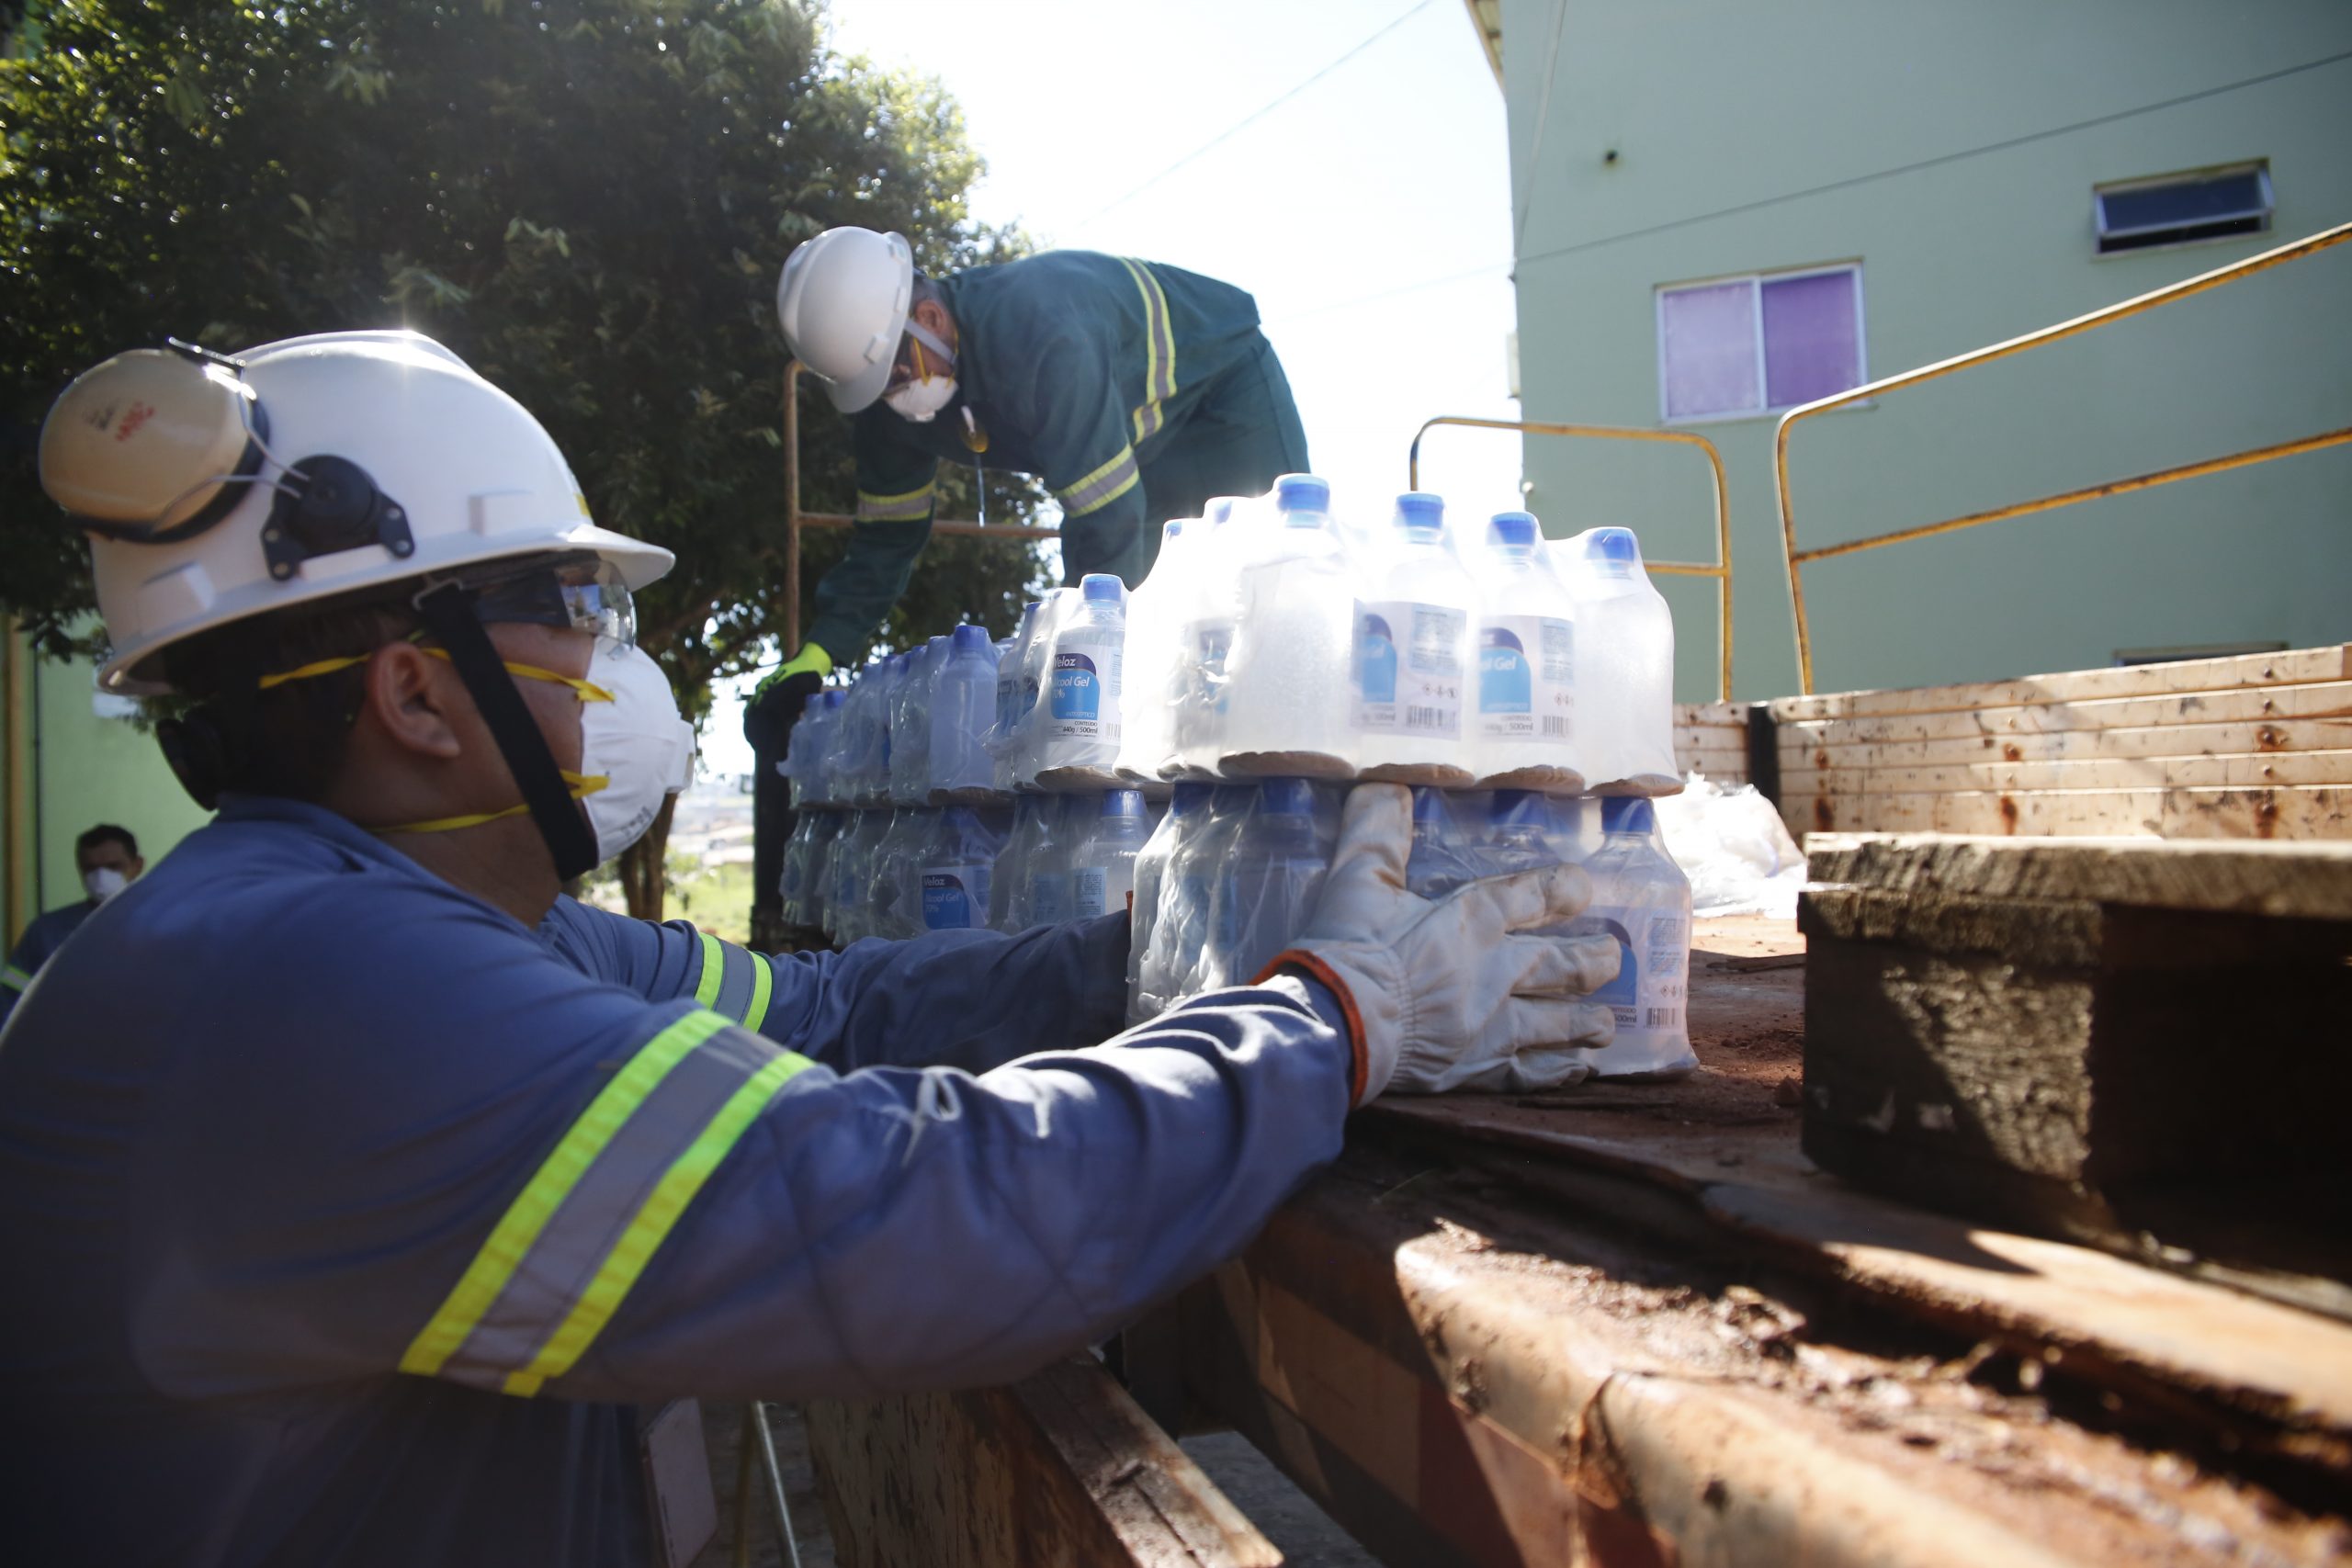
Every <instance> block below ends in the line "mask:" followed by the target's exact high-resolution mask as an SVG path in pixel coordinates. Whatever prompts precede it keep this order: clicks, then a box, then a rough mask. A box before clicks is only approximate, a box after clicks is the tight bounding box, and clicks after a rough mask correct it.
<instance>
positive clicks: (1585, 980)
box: [1266, 784, 1618, 1105]
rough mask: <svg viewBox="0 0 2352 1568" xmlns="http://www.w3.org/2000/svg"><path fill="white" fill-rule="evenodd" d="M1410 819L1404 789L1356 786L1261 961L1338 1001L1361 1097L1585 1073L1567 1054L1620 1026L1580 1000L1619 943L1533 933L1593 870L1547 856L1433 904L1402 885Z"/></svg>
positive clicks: (1561, 1079) (1601, 981) (1534, 1083)
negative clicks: (1351, 1037)
mask: <svg viewBox="0 0 2352 1568" xmlns="http://www.w3.org/2000/svg"><path fill="white" fill-rule="evenodd" d="M1412 826H1413V801H1412V796H1411V795H1410V794H1409V793H1408V792H1407V791H1406V790H1405V788H1404V787H1403V786H1402V785H1399V784H1359V785H1357V786H1356V789H1355V791H1354V793H1353V794H1351V795H1349V796H1348V807H1347V814H1346V816H1345V817H1344V818H1341V820H1340V845H1339V850H1338V852H1337V853H1336V854H1334V855H1333V857H1332V861H1331V874H1330V875H1329V877H1327V878H1326V879H1325V880H1324V884H1323V887H1322V890H1321V893H1320V894H1319V896H1318V897H1317V899H1316V903H1315V908H1314V911H1313V912H1312V913H1311V914H1310V915H1309V916H1308V917H1307V920H1306V931H1305V932H1304V933H1303V934H1302V935H1301V936H1300V937H1299V939H1298V940H1297V941H1296V942H1294V943H1292V945H1291V946H1290V947H1289V948H1288V949H1287V950H1285V951H1284V952H1283V953H1282V954H1281V955H1280V956H1279V957H1277V958H1275V960H1274V961H1273V962H1272V964H1268V965H1267V966H1266V968H1267V972H1268V973H1269V974H1271V973H1272V972H1274V971H1275V970H1278V969H1281V968H1283V967H1295V968H1296V969H1299V970H1301V971H1304V972H1305V973H1306V974H1309V975H1312V976H1314V977H1315V978H1317V980H1320V981H1322V982H1323V984H1325V985H1326V986H1329V987H1330V988H1331V989H1332V991H1333V992H1334V993H1335V994H1336V995H1337V996H1338V997H1339V999H1340V1007H1341V1008H1342V1010H1345V1011H1346V1013H1347V1015H1348V1021H1349V1024H1350V1026H1351V1029H1352V1030H1353V1032H1354V1033H1355V1035H1356V1044H1357V1051H1358V1055H1357V1064H1356V1066H1357V1073H1358V1075H1359V1080H1360V1081H1359V1082H1358V1084H1357V1086H1356V1100H1355V1102H1356V1103H1357V1104H1359V1105H1362V1104H1363V1103H1364V1102H1365V1101H1367V1100H1371V1099H1372V1098H1373V1097H1374V1095H1377V1094H1379V1093H1381V1092H1382V1091H1384V1090H1388V1091H1394V1092H1398V1093H1409V1094H1442V1093H1443V1092H1444V1091H1446V1090H1448V1089H1512V1090H1522V1091H1523V1090H1529V1089H1554V1088H1557V1087H1558V1086H1560V1085H1561V1084H1564V1083H1574V1082H1576V1081H1577V1080H1578V1079H1580V1078H1582V1077H1585V1075H1586V1074H1587V1073H1588V1072H1589V1070H1590V1069H1589V1068H1588V1067H1587V1066H1584V1065H1583V1064H1582V1063H1580V1062H1578V1061H1577V1060H1575V1059H1574V1057H1573V1055H1572V1054H1571V1053H1573V1051H1574V1050H1575V1049H1576V1048H1577V1047H1579V1046H1600V1045H1606V1044H1608V1043H1609V1042H1610V1041H1611V1039H1613V1038H1614V1037H1615V1035H1616V1028H1617V1026H1616V1020H1615V1018H1614V1016H1613V1015H1612V1014H1611V1012H1610V1010H1609V1009H1608V1008H1607V1007H1606V1006H1604V1005H1601V1004H1599V1003H1591V1002H1585V1001H1581V1000H1578V999H1577V998H1582V997H1585V996H1589V994H1590V993H1591V992H1592V991H1593V990H1594V988H1595V987H1600V986H1605V985H1607V984H1608V983H1609V982H1610V981H1611V980H1612V979H1614V978H1615V977H1616V975H1617V964H1618V949H1617V940H1616V938H1614V937H1612V936H1607V935H1600V936H1582V937H1560V936H1535V935H1532V934H1526V933H1528V932H1529V931H1530V930H1531V928H1534V927H1542V926H1557V925H1560V924H1563V923H1565V922H1566V921H1567V920H1569V919H1573V918H1574V917H1575V916H1576V915H1577V914H1578V913H1580V912H1581V911H1582V910H1583V908H1584V907H1585V906H1586V905H1587V904H1588V903H1589V902H1591V900H1592V883H1591V880H1590V879H1589V877H1587V876H1586V875H1585V874H1584V872H1583V870H1582V869H1581V868H1579V867H1577V866H1573V865H1555V866H1545V867H1543V868H1541V869H1539V870H1535V871H1522V872H1516V873H1513V874H1510V875H1508V876H1490V877H1487V878H1484V879H1483V880H1481V881H1477V882H1473V883H1469V884H1467V885H1465V886H1462V887H1458V888H1456V889H1454V890H1453V892H1452V893H1449V894H1447V895H1446V896H1445V897H1443V898H1442V899H1439V900H1438V901H1436V902H1435V903H1432V902H1430V900H1429V899H1427V898H1423V897H1419V896H1417V895H1415V894H1411V893H1408V892H1407V891H1406V890H1405V861H1406V856H1407V855H1408V852H1410V850H1411V847H1412V841H1413V834H1412ZM1513 933H1521V934H1513Z"/></svg>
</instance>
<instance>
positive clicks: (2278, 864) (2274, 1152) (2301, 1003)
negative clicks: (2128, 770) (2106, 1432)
mask: <svg viewBox="0 0 2352 1568" xmlns="http://www.w3.org/2000/svg"><path fill="white" fill-rule="evenodd" d="M2262 848H2263V847H2261V846H2233V847H2231V848H2227V849H2224V848H2222V847H2221V846H2218V845H2217V846H2211V847H2207V846H2201V845H2188V844H2177V843H2166V844H2150V845H2133V844H2124V843H2120V842H2115V841H2107V842H2102V843H2093V844H2067V843H2063V842H2055V841H2052V840H2016V841H2009V840H1981V839H1980V840H1969V841H1965V842H1952V841H1949V840H1946V841H1941V842H1938V841H1933V840H1928V841H1921V840H1900V841H1886V840H1834V841H1833V842H1832V843H1831V844H1829V845H1826V846H1823V847H1822V848H1821V853H1820V854H1819V856H1818V858H1817V859H1816V860H1815V864H1814V874H1815V886H1813V887H1811V888H1809V889H1808V890H1807V891H1806V893H1805V895H1804V898H1803V900H1802V902H1801V904H1800V906H1799V925H1800V928H1801V929H1802V930H1804V932H1805V934H1806V936H1807V938H1808V939H1809V947H1808V953H1807V964H1806V993H1805V1117H1804V1148H1805V1152H1806V1153H1807V1154H1808V1155H1810V1156H1812V1157H1813V1158H1814V1159H1815V1160H1817V1161H1818V1162H1819V1163H1820V1164H1821V1165H1822V1166H1824V1167H1825V1168H1828V1169H1831V1170H1834V1171H1837V1172H1838V1174H1840V1175H1842V1176H1844V1177H1846V1178H1848V1179H1850V1180H1853V1181H1856V1182H1858V1183H1860V1184H1861V1185H1863V1186H1865V1187H1867V1188H1870V1189H1871V1190H1876V1191H1882V1192H1889V1193H1894V1194H1896V1195H1898V1196H1902V1197H1905V1198H1907V1199H1910V1200H1911V1201H1917V1202H1921V1203H1925V1204H1928V1205H1930V1206H1933V1207H1939V1208H1945V1209H1949V1210H1951V1211H1953V1212H1956V1213H1963V1214H1966V1215H1969V1216H1972V1217H1974V1218H1978V1219H1982V1220H1991V1221H1996V1222H1999V1223H2004V1224H2016V1225H2021V1226H2024V1227H2027V1228H2030V1229H2035V1230H2040V1231H2043V1232H2045V1233H2055V1234H2060V1235H2072V1236H2079V1237H2083V1238H2086V1239H2095V1240H2098V1241H2100V1242H2101V1243H2103V1244H2104V1245H2109V1246H2117V1247H2127V1248H2128V1247H2146V1246H2149V1245H2156V1246H2164V1245H2175V1246H2190V1247H2194V1248H2195V1249H2196V1250H2197V1251H2199V1252H2200V1253H2204V1254H2207V1255H2214V1256H2220V1257H2222V1258H2224V1259H2226V1260H2227V1261H2230V1262H2232V1263H2233V1264H2237V1265H2241V1266H2245V1267H2249V1268H2275V1269H2283V1270H2292V1271H2298V1272H2303V1273H2312V1274H2320V1275H2324V1276H2328V1277H2332V1278H2335V1279H2339V1280H2352V1210H2348V1209H2347V1204H2348V1203H2352V1199H2347V1196H2346V1193H2345V1192H2343V1191H2342V1190H2341V1189H2342V1188H2343V1183H2342V1181H2341V1179H2340V1177H2341V1171H2340V1167H2341V1153H2340V1144H2341V1134H2340V1127H2341V1118H2340V1115H2339V1114H2338V1108H2339V1107H2340V1106H2342V1105H2343V1104H2344V1103H2346V1100H2347V1098H2352V1055H2347V1054H2346V1053H2344V1052H2341V1051H2337V1050H2331V1049H2327V1048H2325V1047H2324V1046H2323V1045H2322V1044H2321V1042H2324V1041H2327V1040H2331V1039H2341V1038H2344V1033H2345V1029H2346V1024H2345V1020H2346V1018H2352V847H2346V846H2342V845H2337V846H2320V847H2304V846H2276V847H2273V848H2272V849H2271V852H2267V853H2266V852H2262Z"/></svg>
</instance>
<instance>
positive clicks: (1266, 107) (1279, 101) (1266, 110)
mask: <svg viewBox="0 0 2352 1568" xmlns="http://www.w3.org/2000/svg"><path fill="white" fill-rule="evenodd" d="M1430 4H1431V0H1419V4H1418V5H1415V6H1412V7H1411V8H1410V9H1408V10H1407V11H1405V12H1404V13H1402V14H1401V15H1399V16H1398V17H1397V18H1396V20H1394V21H1392V22H1390V23H1389V24H1388V25H1387V26H1386V27H1384V28H1381V29H1380V30H1379V31H1378V32H1375V33H1374V34H1373V35H1372V36H1371V37H1369V38H1367V39H1364V40H1363V42H1362V43H1359V44H1357V45H1356V46H1355V47H1354V48H1353V49H1351V50H1350V51H1348V52H1347V53H1345V54H1343V55H1341V56H1340V58H1339V59H1337V60H1334V61H1333V62H1331V63H1330V64H1329V65H1326V66H1325V67H1323V69H1322V70H1320V71H1317V73H1315V74H1314V75H1312V76H1309V77H1308V78H1307V79H1306V81H1304V82H1301V83H1300V84H1299V85H1297V86H1295V87H1293V88H1291V89H1290V90H1289V91H1288V92H1286V93H1284V94H1283V95H1282V96H1280V97H1278V98H1274V99H1272V100H1271V101H1269V102H1267V103H1265V104H1263V105H1261V106H1260V107H1258V108H1256V109H1253V110H1251V111H1250V113H1249V114H1246V115H1244V116H1242V117H1241V118H1239V119H1238V120H1235V121H1234V122H1233V123H1232V124H1231V125H1229V126H1227V127H1226V128H1225V129H1224V130H1221V131H1219V132H1217V134H1216V135H1215V136H1213V137H1211V138H1210V139H1209V140H1208V141H1204V142H1202V143H1201V144H1200V145H1199V146H1198V147H1195V148H1193V150H1192V151H1191V152H1187V153H1185V154H1184V155H1183V156H1182V157H1181V158H1179V159H1177V160H1176V161H1175V162H1174V163H1172V164H1169V165H1168V166H1167V167H1166V168H1164V169H1162V170H1160V171H1159V173H1158V174H1156V175H1152V176H1151V178H1149V179H1148V180H1146V181H1144V182H1143V184H1141V185H1139V186H1136V187H1135V189H1133V190H1131V191H1129V192H1127V193H1126V195H1125V196H1123V197H1119V198H1118V199H1117V200H1116V201H1114V202H1112V203H1111V204H1110V205H1109V206H1107V207H1104V208H1102V209H1099V210H1097V211H1094V212H1092V213H1090V214H1088V215H1087V216H1086V217H1084V218H1081V219H1080V220H1078V222H1077V223H1076V224H1075V225H1073V228H1075V229H1083V228H1085V227H1086V226H1087V225H1088V224H1090V223H1092V222H1093V221H1094V220H1096V219H1098V218H1102V217H1104V216H1106V215H1107V214H1110V213H1112V212H1115V211H1117V210H1118V209H1120V208H1122V207H1125V205H1126V204H1127V203H1128V202H1130V201H1133V200H1134V199H1135V198H1136V197H1139V196H1141V195H1142V194H1143V193H1144V192H1146V191H1148V190H1149V189H1150V188H1151V187H1152V186H1156V185H1158V184H1159V182H1160V181H1162V180H1164V179H1166V178H1167V177H1168V176H1169V175H1172V174H1174V173H1175V172H1176V171H1177V170H1179V169H1181V168H1182V167H1183V166H1184V165H1185V164H1190V163H1192V162H1193V160H1194V159H1196V158H1198V157H1200V156H1201V155H1202V154H1203V153H1204V152H1211V151H1214V150H1215V149H1216V148H1218V147H1221V146H1223V145H1224V144H1225V143H1226V142H1227V141H1231V140H1232V139H1233V138H1234V137H1235V136H1236V135H1238V134H1239V133H1240V132H1241V131H1242V130H1246V129H1248V128H1249V127H1250V126H1251V125H1254V124H1256V123H1257V122H1258V121H1259V120H1261V119H1263V118H1266V116H1268V115H1270V114H1272V113H1273V111H1274V110H1276V109H1278V108H1280V107H1283V105H1284V104H1286V103H1288V102H1290V101H1291V99H1293V98H1295V97H1296V96H1299V94H1301V93H1303V92H1305V91H1306V89H1307V88H1309V87H1312V86H1313V85H1315V84H1316V83H1317V82H1320V81H1321V80H1323V78H1324V77H1326V76H1329V74H1330V73H1332V72H1334V71H1337V70H1338V69H1339V68H1340V66H1342V65H1345V64H1346V63H1347V62H1349V61H1351V60H1353V59H1354V58H1355V57H1356V56H1357V55H1359V54H1362V53H1363V51H1365V50H1367V49H1370V48H1371V47H1372V46H1373V45H1374V44H1375V43H1378V42H1379V41H1380V40H1381V39H1385V38H1386V37H1387V36H1388V35H1389V34H1390V33H1393V32H1395V31H1396V30H1397V28H1401V27H1403V26H1404V25H1405V24H1406V23H1407V22H1408V21H1410V20H1412V18H1413V17H1417V16H1419V14H1420V13H1421V12H1423V11H1426V10H1428V9H1429V8H1430Z"/></svg>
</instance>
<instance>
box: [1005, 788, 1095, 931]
mask: <svg viewBox="0 0 2352 1568" xmlns="http://www.w3.org/2000/svg"><path fill="white" fill-rule="evenodd" d="M1088 804H1090V801H1089V797H1087V796H1085V795H1048V796H1046V798H1044V799H1042V800H1040V801H1039V802H1038V803H1037V815H1036V823H1037V826H1036V829H1035V833H1034V835H1033V836H1032V837H1031V839H1030V840H1029V866H1028V872H1029V886H1028V889H1027V891H1026V892H1025V893H1023V895H1022V910H1023V916H1024V919H1023V921H1022V929H1023V931H1026V930H1027V929H1028V928H1029V927H1031V926H1057V925H1060V924H1061V923H1062V922H1063V921H1064V920H1067V919H1069V912H1070V902H1069V851H1070V829H1071V826H1072V818H1071V813H1072V812H1073V811H1074V810H1076V809H1078V808H1080V807H1083V806H1085V805H1088Z"/></svg>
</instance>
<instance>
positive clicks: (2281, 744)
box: [1780, 719, 2352, 775]
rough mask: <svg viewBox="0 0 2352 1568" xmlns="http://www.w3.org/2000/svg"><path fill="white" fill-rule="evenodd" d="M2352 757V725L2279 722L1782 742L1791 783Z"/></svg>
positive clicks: (1786, 734)
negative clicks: (1867, 771) (2031, 767)
mask: <svg viewBox="0 0 2352 1568" xmlns="http://www.w3.org/2000/svg"><path fill="white" fill-rule="evenodd" d="M2342 750H2352V720H2341V719H2279V720H2275V721H2272V722H2270V723H2267V724H2171V725H2150V726H2139V727H2133V728H2122V729H2062V730H2053V731H2052V732H2050V733H2048V734H2042V735H2006V736H2004V735H1971V736H1962V737H1960V738H1958V739H1949V740H1902V741H1857V740H1852V739H1843V738H1840V737H1838V736H1837V735H1835V734H1832V735H1831V736H1829V737H1828V738H1826V739H1821V738H1808V737H1806V736H1804V735H1794V734H1792V733H1791V732H1790V731H1789V730H1787V729H1783V730H1781V736H1780V754H1781V768H1782V770H1783V771H1784V772H1786V773H1790V774H1792V775H1794V774H1796V773H1802V772H1804V771H1806V770H1809V769H1810V770H1815V771H1819V772H1830V771H1839V772H1842V771H1844V770H1847V769H1850V768H1907V767H1919V766H1928V765H1940V764H1948V763H1954V762H1960V763H1968V762H2043V761H2071V760H2074V759H2077V758H2107V757H2248V756H2268V755H2271V754H2273V753H2276V752H2284V751H2342Z"/></svg>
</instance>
